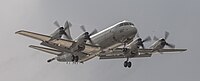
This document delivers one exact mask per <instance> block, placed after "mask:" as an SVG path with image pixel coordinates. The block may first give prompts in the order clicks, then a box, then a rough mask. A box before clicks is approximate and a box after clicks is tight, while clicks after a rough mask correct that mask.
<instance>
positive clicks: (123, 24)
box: [119, 22, 134, 27]
mask: <svg viewBox="0 0 200 81" xmlns="http://www.w3.org/2000/svg"><path fill="white" fill-rule="evenodd" d="M126 25H133V26H134V24H133V23H130V22H125V23H121V24H119V27H121V26H126Z"/></svg>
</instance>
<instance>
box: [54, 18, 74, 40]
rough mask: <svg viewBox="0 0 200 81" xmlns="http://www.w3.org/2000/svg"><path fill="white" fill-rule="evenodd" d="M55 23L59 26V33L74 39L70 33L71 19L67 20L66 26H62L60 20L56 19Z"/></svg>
mask: <svg viewBox="0 0 200 81" xmlns="http://www.w3.org/2000/svg"><path fill="white" fill-rule="evenodd" d="M54 25H55V26H57V27H58V28H59V33H61V34H64V35H65V36H66V37H67V38H68V39H72V37H71V35H70V30H69V27H71V26H72V24H71V23H70V22H69V21H66V22H65V24H64V26H60V24H59V23H58V21H55V22H54ZM66 31H67V32H66Z"/></svg>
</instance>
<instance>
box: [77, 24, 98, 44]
mask: <svg viewBox="0 0 200 81" xmlns="http://www.w3.org/2000/svg"><path fill="white" fill-rule="evenodd" d="M80 28H81V29H82V31H83V32H84V34H85V38H86V39H88V40H89V42H90V43H91V44H92V45H94V43H93V41H92V40H91V38H90V36H92V35H94V34H95V33H97V32H98V31H97V29H94V30H93V31H92V32H91V33H89V32H87V31H86V29H85V26H83V25H81V26H80Z"/></svg>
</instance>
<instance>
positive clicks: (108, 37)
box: [91, 21, 137, 50]
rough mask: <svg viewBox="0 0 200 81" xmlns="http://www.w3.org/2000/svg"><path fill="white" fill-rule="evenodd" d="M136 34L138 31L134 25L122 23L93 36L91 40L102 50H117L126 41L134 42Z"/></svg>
mask: <svg viewBox="0 0 200 81" xmlns="http://www.w3.org/2000/svg"><path fill="white" fill-rule="evenodd" d="M136 33H137V29H136V27H135V26H134V24H133V23H131V22H129V21H122V22H119V23H117V24H114V25H112V26H110V27H108V28H106V29H104V30H102V31H100V32H98V33H96V34H94V35H92V36H91V39H92V41H93V42H94V43H95V44H97V45H99V46H100V47H101V49H104V50H106V49H113V48H116V47H118V46H120V45H122V43H124V42H125V41H126V42H130V41H132V40H133V38H134V37H135V35H136Z"/></svg>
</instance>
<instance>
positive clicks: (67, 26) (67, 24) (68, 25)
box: [64, 21, 72, 30]
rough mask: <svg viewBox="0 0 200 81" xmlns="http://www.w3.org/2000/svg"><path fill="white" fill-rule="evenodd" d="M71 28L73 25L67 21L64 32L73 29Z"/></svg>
mask: <svg viewBox="0 0 200 81" xmlns="http://www.w3.org/2000/svg"><path fill="white" fill-rule="evenodd" d="M71 26H72V24H71V23H70V22H69V21H66V22H65V25H64V27H65V29H64V30H66V29H68V28H69V27H71Z"/></svg>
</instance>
